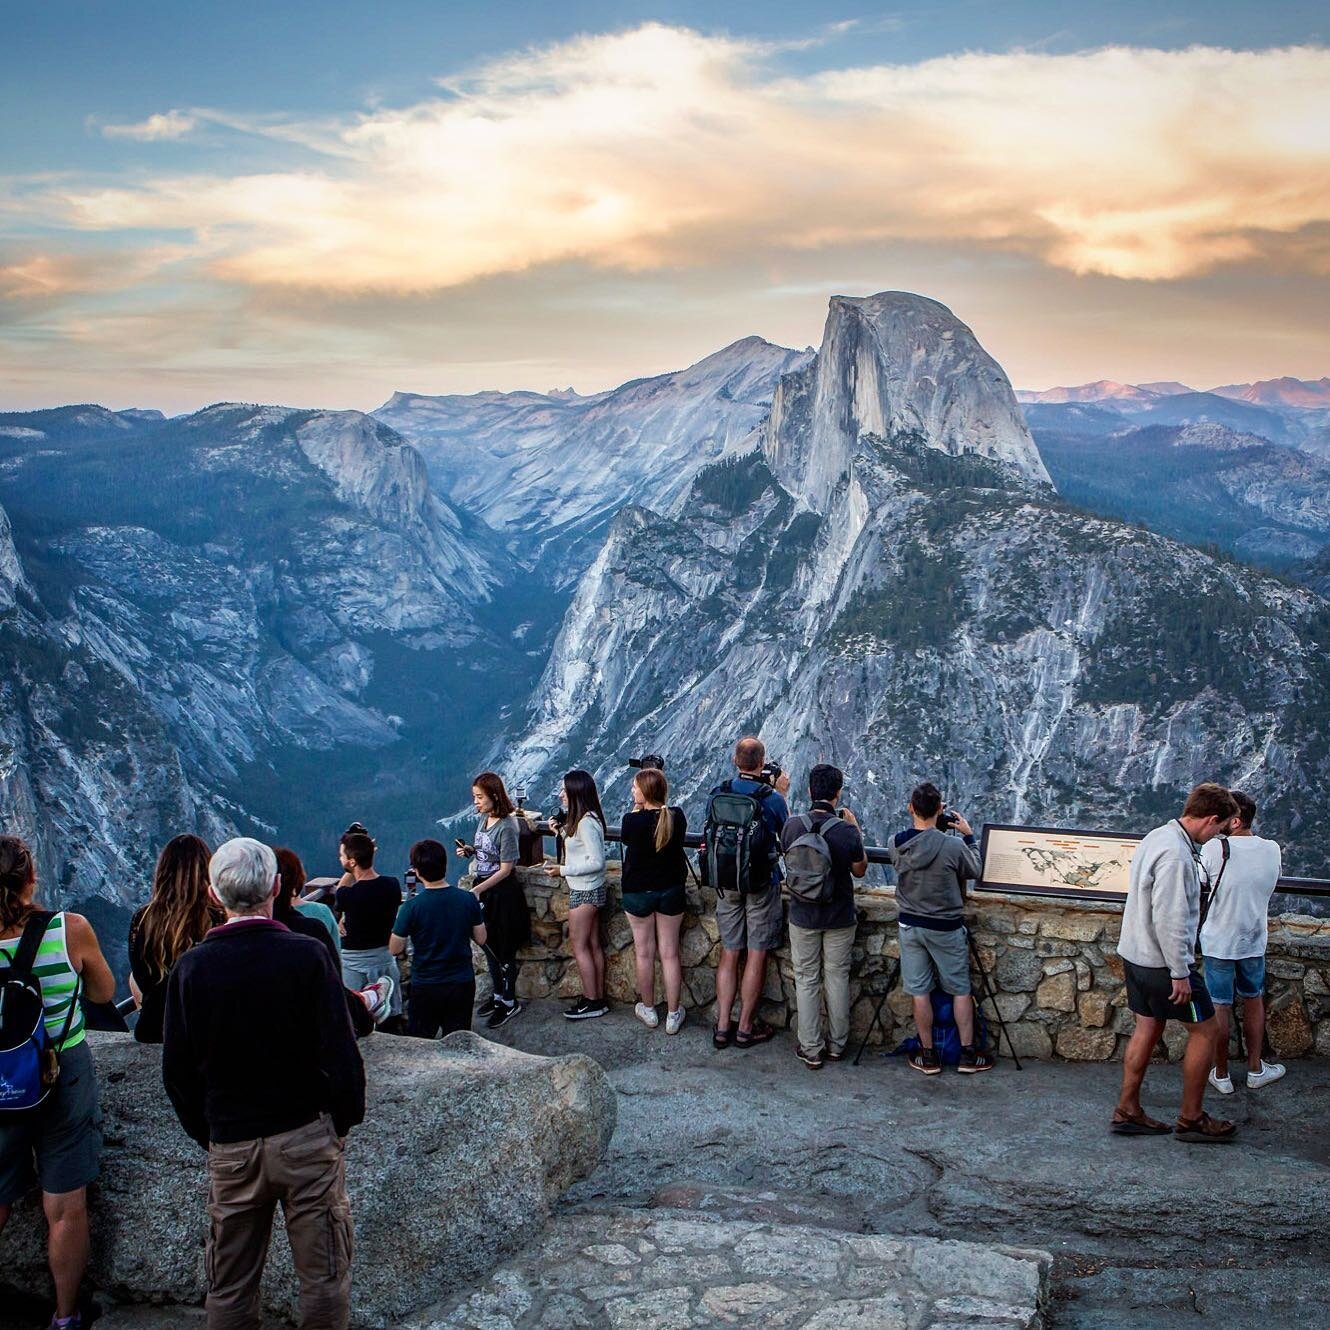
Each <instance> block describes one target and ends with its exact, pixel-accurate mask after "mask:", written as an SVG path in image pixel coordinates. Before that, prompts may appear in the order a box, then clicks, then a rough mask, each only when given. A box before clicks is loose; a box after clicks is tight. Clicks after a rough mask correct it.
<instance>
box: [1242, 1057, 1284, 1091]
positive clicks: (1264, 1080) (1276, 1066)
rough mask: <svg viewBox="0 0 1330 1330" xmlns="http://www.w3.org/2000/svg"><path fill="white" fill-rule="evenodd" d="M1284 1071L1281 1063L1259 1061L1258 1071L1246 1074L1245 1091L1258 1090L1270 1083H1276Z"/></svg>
mask: <svg viewBox="0 0 1330 1330" xmlns="http://www.w3.org/2000/svg"><path fill="white" fill-rule="evenodd" d="M1284 1071H1285V1067H1284V1064H1283V1063H1282V1062H1267V1061H1266V1060H1265V1059H1264V1058H1262V1059H1261V1069H1260V1071H1249V1072H1248V1073H1247V1089H1249V1090H1259V1089H1260V1088H1261V1086H1263V1085H1269V1084H1270V1082H1271V1081H1277V1080H1278V1079H1279V1078H1280V1077H1281V1076H1282V1075H1283V1074H1284Z"/></svg>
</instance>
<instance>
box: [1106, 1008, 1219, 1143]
mask: <svg viewBox="0 0 1330 1330" xmlns="http://www.w3.org/2000/svg"><path fill="white" fill-rule="evenodd" d="M1215 1025H1216V1022H1215V1021H1214V1020H1213V1019H1211V1020H1208V1021H1198V1022H1196V1023H1195V1024H1194V1025H1188V1026H1187V1047H1186V1049H1185V1050H1184V1052H1183V1054H1182V1108H1181V1111H1180V1116H1181V1117H1184V1118H1188V1119H1192V1118H1198V1117H1200V1116H1201V1109H1202V1105H1203V1103H1204V1100H1205V1080H1206V1077H1207V1076H1208V1075H1209V1072H1210V1057H1211V1054H1212V1053H1213V1052H1214V1044H1215ZM1163 1033H1164V1022H1163V1021H1161V1020H1157V1019H1156V1018H1155V1017H1153V1016H1137V1017H1136V1029H1135V1030H1134V1031H1133V1032H1132V1036H1131V1039H1130V1040H1129V1041H1128V1043H1127V1049H1126V1052H1125V1053H1124V1054H1123V1055H1122V1093H1121V1095H1120V1096H1119V1097H1118V1112H1119V1113H1120V1114H1122V1115H1123V1116H1125V1117H1131V1118H1135V1117H1139V1116H1140V1115H1141V1085H1142V1083H1143V1082H1144V1080H1145V1072H1146V1068H1147V1067H1149V1065H1150V1056H1151V1054H1152V1053H1153V1052H1154V1049H1155V1045H1156V1044H1157V1043H1158V1042H1159V1040H1160V1038H1161V1037H1162V1036H1163Z"/></svg>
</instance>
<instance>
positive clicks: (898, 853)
mask: <svg viewBox="0 0 1330 1330" xmlns="http://www.w3.org/2000/svg"><path fill="white" fill-rule="evenodd" d="M942 813H943V803H942V793H941V791H940V790H939V789H938V787H937V786H936V785H934V784H933V783H932V782H931V781H925V782H924V783H923V784H922V785H917V786H915V789H914V792H913V793H912V794H911V795H910V816H911V818H912V820H913V822H914V826H913V827H911V828H910V829H909V830H907V831H902V832H899V833H897V835H895V836H894V837H892V840H891V844H890V845H888V846H887V858H888V859H889V861H890V862H891V865H892V867H893V868H894V869H895V870H896V908H897V911H898V912H899V915H900V925H899V935H900V950H901V985H902V987H903V988H904V989H905V991H906V992H907V993H908V994H909V995H910V996H911V998H912V999H913V1000H914V1023H915V1025H916V1026H917V1027H918V1030H919V1044H920V1047H919V1048H918V1049H917V1050H916V1051H915V1052H914V1053H912V1054H910V1057H909V1063H910V1066H912V1067H913V1068H914V1069H915V1070H916V1071H921V1072H923V1073H924V1075H925V1076H936V1075H938V1073H939V1072H941V1070H942V1060H941V1058H940V1057H939V1056H938V1052H937V1049H935V1048H934V1047H933V997H932V994H933V989H934V988H935V987H940V988H941V989H942V991H943V992H945V993H947V994H949V995H950V996H951V999H952V1008H953V1010H954V1011H955V1013H956V1030H957V1033H958V1034H959V1035H960V1039H961V1057H960V1061H959V1062H958V1063H957V1064H956V1070H957V1071H961V1072H966V1073H973V1072H978V1071H991V1070H992V1069H993V1059H992V1057H991V1056H990V1055H989V1054H988V1053H985V1052H983V1051H982V1050H976V1048H975V1046H974V998H973V997H972V996H971V994H970V951H969V937H968V934H967V933H966V931H965V884H966V882H967V881H969V880H970V879H972V878H977V877H978V876H979V872H980V865H979V852H978V850H977V849H976V848H975V844H974V832H973V830H972V829H971V827H970V824H969V823H968V822H967V821H966V820H965V819H964V818H963V817H961V816H960V814H958V813H949V814H948V815H947V818H948V821H947V825H948V826H952V827H954V828H955V829H956V830H957V831H958V832H959V833H960V835H959V836H949V835H947V834H946V832H944V831H943V830H942V829H941V827H939V825H938V822H939V819H940V818H941V816H942Z"/></svg>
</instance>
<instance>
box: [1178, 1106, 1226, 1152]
mask: <svg viewBox="0 0 1330 1330" xmlns="http://www.w3.org/2000/svg"><path fill="white" fill-rule="evenodd" d="M1237 1134H1238V1129H1237V1127H1236V1126H1234V1125H1233V1123H1231V1122H1226V1121H1225V1120H1224V1119H1223V1118H1212V1117H1211V1116H1210V1115H1209V1113H1202V1114H1201V1116H1200V1117H1199V1118H1179V1119H1178V1121H1177V1125H1176V1126H1175V1127H1174V1128H1173V1139H1174V1140H1175V1141H1190V1142H1192V1143H1193V1144H1195V1145H1227V1144H1228V1143H1229V1141H1231V1140H1232V1139H1233V1138H1234V1137H1235V1136H1236V1135H1237Z"/></svg>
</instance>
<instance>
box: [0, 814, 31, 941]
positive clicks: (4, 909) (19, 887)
mask: <svg viewBox="0 0 1330 1330" xmlns="http://www.w3.org/2000/svg"><path fill="white" fill-rule="evenodd" d="M36 880H37V869H36V866H35V865H34V864H33V862H32V851H31V850H29V849H28V847H27V846H26V845H25V844H24V843H23V842H22V841H21V840H19V838H18V837H17V836H0V931H3V932H6V933H7V932H8V931H9V930H10V929H11V928H16V927H17V926H18V925H19V924H21V923H23V922H24V920H25V919H27V917H28V915H30V914H31V913H32V911H33V904H32V901H31V900H25V899H24V897H25V896H27V895H28V889H29V887H31V886H32V884H33V883H34V882H35V881H36Z"/></svg>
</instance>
